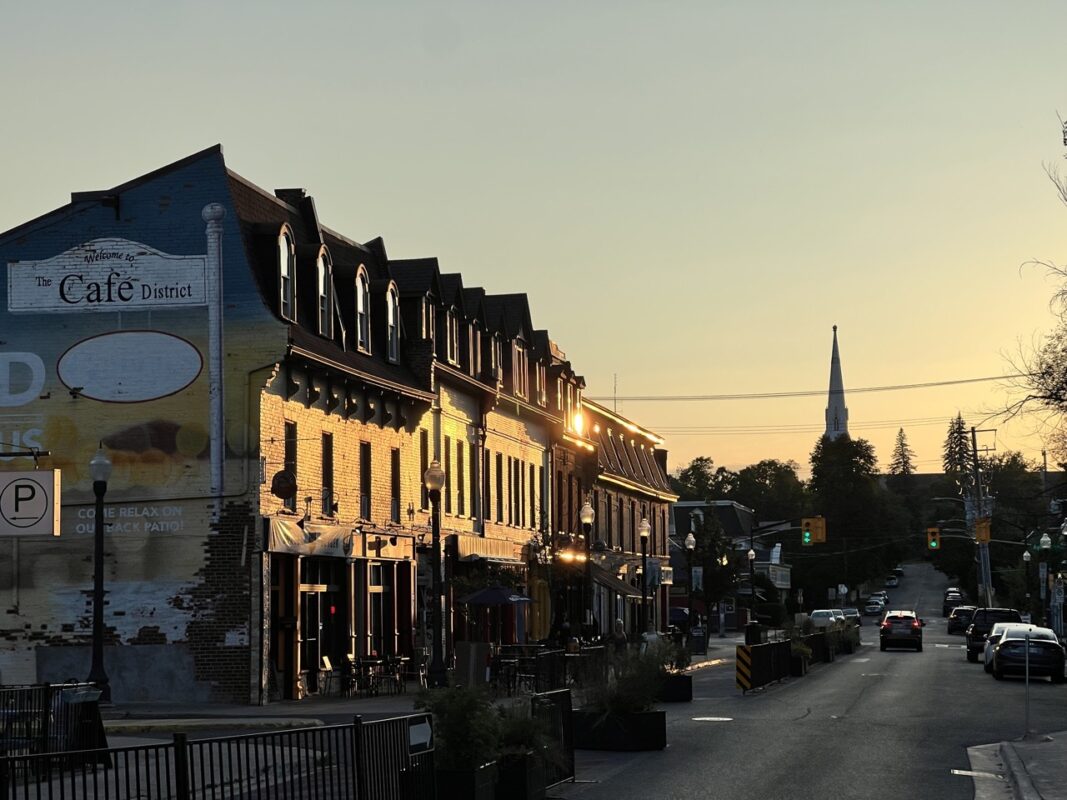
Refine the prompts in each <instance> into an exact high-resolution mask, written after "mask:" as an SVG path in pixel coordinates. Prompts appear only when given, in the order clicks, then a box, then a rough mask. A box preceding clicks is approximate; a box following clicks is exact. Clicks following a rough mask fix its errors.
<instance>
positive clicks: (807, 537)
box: [800, 519, 815, 545]
mask: <svg viewBox="0 0 1067 800" xmlns="http://www.w3.org/2000/svg"><path fill="white" fill-rule="evenodd" d="M814 521H815V520H811V519H802V520H801V521H800V543H801V544H803V545H810V544H811V543H812V542H814V541H815V533H814V532H813V530H812V529H813V528H814V527H815V526H814V525H813V524H812V523H813V522H814Z"/></svg>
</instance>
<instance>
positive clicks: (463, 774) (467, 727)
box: [415, 686, 500, 800]
mask: <svg viewBox="0 0 1067 800" xmlns="http://www.w3.org/2000/svg"><path fill="white" fill-rule="evenodd" d="M415 708H418V709H425V710H427V711H429V712H430V713H431V714H433V725H434V769H435V772H436V778H437V795H438V797H464V798H471V800H493V798H494V796H495V786H496V775H497V768H496V759H497V755H498V753H499V747H500V744H499V737H500V715H499V714H498V713H497V711H496V710H495V709H494V708H493V705H492V702H491V701H490V699H489V696H488V695H487V694H486V693H485V692H483V691H480V690H478V689H470V688H466V687H462V686H455V687H450V688H443V689H423V690H422V691H421V692H420V693H419V696H418V697H417V698H416V699H415Z"/></svg>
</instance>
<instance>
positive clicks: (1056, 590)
mask: <svg viewBox="0 0 1067 800" xmlns="http://www.w3.org/2000/svg"><path fill="white" fill-rule="evenodd" d="M1052 604H1053V605H1056V606H1062V605H1063V581H1056V583H1054V584H1053V585H1052Z"/></svg>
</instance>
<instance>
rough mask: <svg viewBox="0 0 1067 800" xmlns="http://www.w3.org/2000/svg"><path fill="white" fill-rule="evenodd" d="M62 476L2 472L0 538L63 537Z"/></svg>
mask: <svg viewBox="0 0 1067 800" xmlns="http://www.w3.org/2000/svg"><path fill="white" fill-rule="evenodd" d="M59 508H60V472H59V470H58V469H55V470H39V471H36V472H0V536H59Z"/></svg>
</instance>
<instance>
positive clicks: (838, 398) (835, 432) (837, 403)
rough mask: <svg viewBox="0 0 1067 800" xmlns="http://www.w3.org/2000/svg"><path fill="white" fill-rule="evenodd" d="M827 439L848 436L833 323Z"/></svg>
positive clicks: (839, 362) (839, 355) (835, 330)
mask: <svg viewBox="0 0 1067 800" xmlns="http://www.w3.org/2000/svg"><path fill="white" fill-rule="evenodd" d="M824 436H826V437H827V438H828V439H836V438H837V437H839V436H848V408H846V406H845V381H844V379H843V378H842V377H841V354H840V353H838V352H837V326H836V325H834V349H833V352H832V353H831V354H830V396H829V398H828V400H827V403H826V433H825V434H824Z"/></svg>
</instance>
